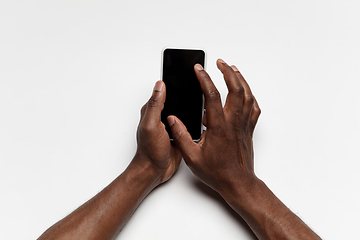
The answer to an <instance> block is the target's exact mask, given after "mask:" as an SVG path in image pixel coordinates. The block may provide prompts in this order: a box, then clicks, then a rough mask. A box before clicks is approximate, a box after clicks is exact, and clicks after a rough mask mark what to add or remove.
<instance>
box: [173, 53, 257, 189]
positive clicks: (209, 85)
mask: <svg viewBox="0 0 360 240" xmlns="http://www.w3.org/2000/svg"><path fill="white" fill-rule="evenodd" d="M217 66H218V69H219V70H220V71H221V72H222V73H223V75H224V79H225V82H226V85H227V88H228V90H229V93H228V95H227V99H226V103H225V106H224V108H223V107H222V104H221V99H220V94H219V92H218V90H217V89H216V87H215V85H214V83H213V82H212V80H211V79H210V77H209V75H208V74H207V73H206V71H205V70H204V69H203V68H202V67H201V66H200V65H199V64H197V65H195V67H194V70H195V73H196V76H197V78H198V80H199V82H200V85H201V89H202V91H203V93H204V96H205V108H206V114H205V115H204V120H203V122H204V125H206V127H207V130H206V132H204V133H203V135H202V138H201V140H200V142H199V143H194V142H193V141H192V139H191V136H190V134H189V132H188V131H187V130H186V127H185V126H184V125H183V123H182V122H181V121H180V120H179V119H178V118H176V117H175V116H169V117H168V122H169V125H170V126H171V131H172V134H173V138H174V142H175V144H176V145H177V147H178V148H179V149H180V151H181V153H182V155H183V158H184V160H185V162H186V164H187V165H188V166H189V168H190V169H191V171H192V172H193V173H194V174H195V175H196V176H197V177H198V178H199V179H200V180H201V181H202V182H204V183H205V184H207V185H208V186H210V187H211V188H213V189H214V190H215V191H217V192H219V193H220V194H221V195H223V194H225V193H226V192H229V191H232V190H233V189H234V188H237V189H239V187H240V188H242V189H243V191H245V192H246V191H247V190H246V188H247V189H249V187H251V185H252V183H254V181H255V180H256V179H257V178H256V176H255V173H254V154H253V143H252V136H253V131H254V128H255V125H256V122H257V120H258V117H259V115H260V108H259V106H258V104H257V102H256V100H255V98H254V96H253V95H252V93H251V90H250V88H249V86H248V84H247V83H246V81H245V79H244V78H243V76H242V75H241V73H240V72H239V71H238V70H237V68H236V67H235V66H231V67H230V66H229V65H227V64H226V63H225V62H224V61H222V60H221V59H219V60H218V61H217Z"/></svg>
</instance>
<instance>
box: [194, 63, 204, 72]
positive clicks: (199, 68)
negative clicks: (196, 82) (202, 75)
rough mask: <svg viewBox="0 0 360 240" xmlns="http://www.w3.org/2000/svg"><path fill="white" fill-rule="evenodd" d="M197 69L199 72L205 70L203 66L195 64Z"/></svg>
mask: <svg viewBox="0 0 360 240" xmlns="http://www.w3.org/2000/svg"><path fill="white" fill-rule="evenodd" d="M195 68H196V69H197V70H199V71H201V70H204V68H203V67H202V66H201V64H198V63H197V64H195Z"/></svg>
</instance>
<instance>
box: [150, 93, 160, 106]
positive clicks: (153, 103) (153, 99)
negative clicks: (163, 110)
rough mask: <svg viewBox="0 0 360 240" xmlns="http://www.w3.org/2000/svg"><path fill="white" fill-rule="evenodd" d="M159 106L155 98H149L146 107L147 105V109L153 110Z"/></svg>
mask: <svg viewBox="0 0 360 240" xmlns="http://www.w3.org/2000/svg"><path fill="white" fill-rule="evenodd" d="M159 104H160V101H159V99H158V98H156V97H155V96H151V97H150V99H149V101H148V104H147V105H148V107H151V108H153V107H158V106H159Z"/></svg>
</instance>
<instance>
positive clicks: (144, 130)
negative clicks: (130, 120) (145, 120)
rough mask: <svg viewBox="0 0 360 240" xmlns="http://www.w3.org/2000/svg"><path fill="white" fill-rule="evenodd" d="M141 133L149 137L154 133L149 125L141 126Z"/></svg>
mask: <svg viewBox="0 0 360 240" xmlns="http://www.w3.org/2000/svg"><path fill="white" fill-rule="evenodd" d="M140 131H141V132H142V133H143V134H145V135H147V134H149V133H150V132H151V131H152V126H150V125H149V124H141V127H140Z"/></svg>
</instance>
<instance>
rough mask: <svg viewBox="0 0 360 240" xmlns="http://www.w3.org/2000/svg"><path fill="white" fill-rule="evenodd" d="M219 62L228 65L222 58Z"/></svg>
mask: <svg viewBox="0 0 360 240" xmlns="http://www.w3.org/2000/svg"><path fill="white" fill-rule="evenodd" d="M218 61H219V62H220V63H223V64H226V62H225V61H224V60H222V59H221V58H219V59H218Z"/></svg>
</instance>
